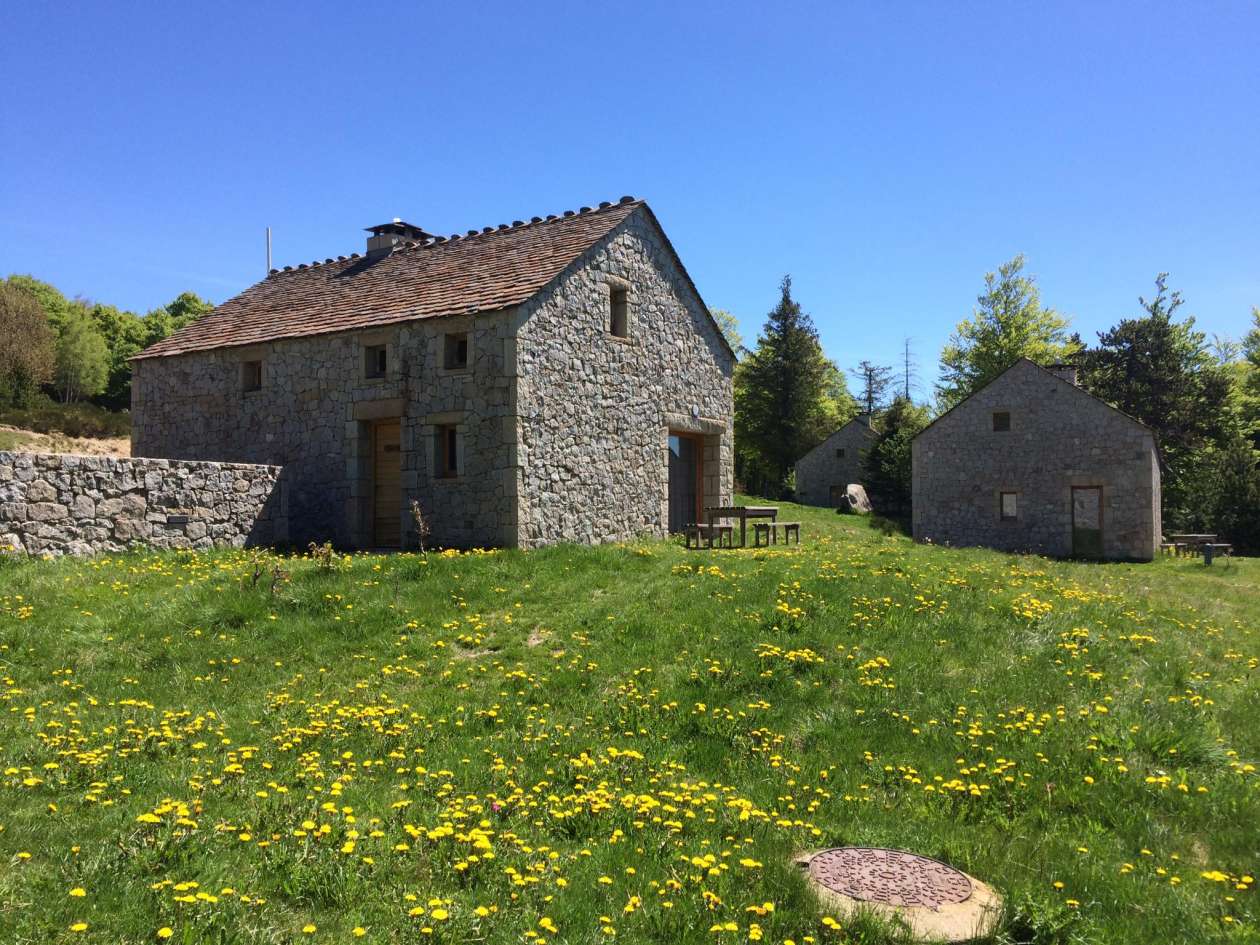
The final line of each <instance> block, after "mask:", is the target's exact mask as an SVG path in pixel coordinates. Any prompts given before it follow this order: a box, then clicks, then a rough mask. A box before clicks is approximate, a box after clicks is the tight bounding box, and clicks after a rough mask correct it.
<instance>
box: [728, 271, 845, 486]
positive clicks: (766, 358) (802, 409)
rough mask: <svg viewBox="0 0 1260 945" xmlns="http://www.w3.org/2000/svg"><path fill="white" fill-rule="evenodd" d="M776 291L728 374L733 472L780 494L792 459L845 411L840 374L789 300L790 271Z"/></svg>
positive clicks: (826, 432) (806, 318) (795, 304)
mask: <svg viewBox="0 0 1260 945" xmlns="http://www.w3.org/2000/svg"><path fill="white" fill-rule="evenodd" d="M779 289H780V298H779V304H778V305H776V306H775V307H774V309H773V310H772V311H771V312H770V314H769V315H768V316H767V318H766V324H765V327H764V328H763V329H762V332H761V335H760V336H759V337H758V339H757V347H756V349H754V350H753V351H752V352H751V353H750V354H749V355H748V356H747V357H746V358H745V359H744V360H743V361H742V362H741V363H740V366H739V369H738V370H737V371H736V378H735V442H736V459H737V462H738V465H739V467H740V468H739V469H738V470H737V476H738V478H739V479H740V481H741V483H742V484H743V485H744V487H745V488H746V489H749V490H750V491H754V492H758V493H761V494H766V495H772V496H781V495H783V494H785V493H786V491H787V490H788V486H789V473H790V472H791V470H792V467H793V465H794V464H795V463H796V460H797V459H799V458H800V457H801V456H803V455H804V454H805V453H806V452H808V451H809V450H811V449H813V448H814V447H815V446H817V445H818V444H819V443H821V442H822V441H823V439H824V438H825V437H826V436H827V435H829V434H830V433H831V432H832V431H833V430H834V429H835V426H836V425H837V423H838V422H841V418H842V415H844V414H846V413H847V414H848V415H851V414H852V398H850V397H848V393H847V391H845V390H844V382H843V378H842V377H841V376H840V373H839V371H838V370H837V369H836V367H835V365H834V364H833V363H832V362H831V361H829V360H828V359H827V357H826V356H825V355H824V354H823V350H822V346H821V345H820V344H819V341H818V332H817V330H816V329H815V328H814V323H813V320H812V319H811V318H810V317H809V315H807V314H806V313H805V312H804V311H803V310H802V309H801V306H800V304H799V303H798V302H797V301H796V300H795V299H793V298H792V279H791V277H790V276H784V277H783V282H782V283H781V285H780V287H779ZM843 419H847V416H844V417H843Z"/></svg>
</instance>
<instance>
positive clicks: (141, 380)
mask: <svg viewBox="0 0 1260 945" xmlns="http://www.w3.org/2000/svg"><path fill="white" fill-rule="evenodd" d="M272 278H284V276H283V274H281V275H278V276H273V277H272ZM613 284H615V285H617V286H620V287H624V288H627V289H628V290H629V307H630V323H631V328H630V337H629V338H628V339H620V338H616V337H613V336H612V335H611V334H610V333H609V330H608V325H607V321H606V320H607V313H608V300H609V295H608V293H609V287H610V285H613ZM461 332H467V333H468V335H469V352H470V353H469V361H470V363H469V367H468V368H467V369H466V370H446V369H445V368H444V367H443V365H444V357H443V352H444V345H445V339H446V336H447V335H448V334H457V333H461ZM380 344H384V345H386V347H387V362H388V371H387V374H386V376H385V377H383V378H370V377H367V376H366V371H365V368H364V364H365V358H364V348H365V346H368V345H380ZM253 360H261V361H262V364H263V381H262V387H261V389H260V390H255V391H245V390H243V389H242V387H243V385H242V364H243V363H244V362H246V361H253ZM133 364H134V367H135V372H134V375H133V382H132V453H133V455H136V456H155V457H165V458H171V459H201V460H217V461H226V462H245V463H268V464H274V465H280V466H283V467H284V468H285V485H286V495H287V500H288V507H289V519H290V534H291V538H292V541H293V542H294V543H295V544H299V545H305V544H306V543H307V542H308V541H324V540H332V541H334V542H335V543H337V544H338V545H341V546H346V547H370V546H371V545H372V543H373V542H372V534H371V531H372V529H371V503H372V424H373V422H374V421H377V420H382V419H392V418H398V419H400V421H401V445H400V452H401V462H402V470H403V475H402V498H401V506H402V509H401V517H402V522H403V526H404V529H406V530H407V532H408V533H410V532H411V527H410V526H411V519H410V515H409V513H408V511H407V505H408V503H409V501H410V499H411V498H413V497H414V498H417V499H418V500H419V501H420V503H421V505H422V507H423V509H424V511H425V514H426V517H427V519H428V521H429V524H430V526H431V529H432V531H431V534H430V539H429V540H430V543H431V544H433V545H439V546H454V547H469V546H494V545H507V546H514V545H537V544H545V543H548V542H555V541H608V540H614V539H619V538H626V537H630V536H632V535H637V534H642V533H645V532H646V533H651V534H663V533H664V531H665V526H666V522H667V521H668V518H667V504H666V503H667V489H666V485H667V473H668V466H667V457H666V451H667V449H668V446H667V437H668V431H669V430H670V429H673V430H677V431H684V432H690V433H695V434H699V435H701V436H702V437H703V440H702V443H703V456H704V470H705V475H704V490H705V495H706V501H707V502H709V503H710V504H713V503H715V502H716V501H718V500H719V499H720V500H722V501H727V500H729V497H730V494H731V479H732V470H733V455H734V454H733V447H732V418H733V410H732V400H731V398H732V391H731V371H732V369H733V366H734V362H733V358H732V356H731V355H730V353H729V352H728V351H727V349H726V348H725V347H724V346H723V344H722V342H721V340H720V338H719V335H718V331H717V329H716V328H715V327H714V325H713V323H712V321H711V319H710V318H709V316H708V314H707V312H705V311H704V309H703V307H702V306H701V305H700V303H699V302H698V300H696V298H695V296H694V293H692V292H691V291H690V289H689V287H688V286H687V281H686V278H685V276H684V275H683V274H682V272H681V271H680V269H679V267H678V266H677V264H676V263H675V262H674V259H673V256H672V253H671V252H670V250H669V249H668V247H667V246H666V244H665V243H664V241H663V237H662V236H661V234H660V232H659V230H658V229H657V227H656V226H655V224H654V223H653V222H652V221H651V219H650V218H649V217H648V216H647V211H646V210H645V209H640V210H638V211H637V212H636V213H634V214H633V215H631V216H630V217H629V218H627V219H626V220H625V221H624V222H623V223H622V224H621V226H620V227H618V228H617V229H616V230H614V232H613V234H611V235H610V236H609V237H607V238H606V239H605V240H604V241H603V242H601V243H600V244H599V245H598V246H596V247H595V248H594V249H593V250H591V251H590V252H589V253H587V254H586V255H585V256H584V257H583V258H582V259H580V260H577V261H576V262H575V263H574V264H573V265H572V266H571V267H570V268H569V270H567V271H566V272H565V273H563V274H562V275H561V277H560V278H559V279H558V280H557V281H556V282H555V283H554V284H553V285H552V287H551V288H549V289H548V290H546V291H544V292H543V293H540V294H539V295H538V296H536V297H535V298H534V299H532V300H530V302H528V303H526V304H525V305H523V306H521V307H520V308H519V309H511V310H505V311H501V312H494V313H489V314H484V315H456V316H446V317H441V318H431V319H423V320H419V321H412V322H403V323H400V324H398V325H393V326H386V327H383V328H375V329H371V330H365V331H353V332H341V333H330V334H323V335H315V336H310V337H306V338H291V339H281V340H278V341H274V342H270V343H266V344H260V345H253V346H249V347H239V348H221V349H217V350H214V351H207V352H198V353H195V354H187V355H177V356H170V357H159V358H150V359H140V360H137V361H135V362H133ZM448 424H449V425H454V426H455V427H456V429H457V432H458V440H459V448H458V454H459V461H458V466H459V475H458V476H456V477H453V478H440V477H438V476H436V475H434V471H435V465H436V459H435V455H434V454H435V448H434V447H435V437H436V431H437V430H438V428H439V425H448ZM414 537H415V536H414V534H405V535H404V544H405V545H408V546H410V545H412V544H414Z"/></svg>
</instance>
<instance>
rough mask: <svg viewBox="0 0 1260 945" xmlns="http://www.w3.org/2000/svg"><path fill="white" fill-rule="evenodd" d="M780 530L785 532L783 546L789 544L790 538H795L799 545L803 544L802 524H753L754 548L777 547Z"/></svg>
mask: <svg viewBox="0 0 1260 945" xmlns="http://www.w3.org/2000/svg"><path fill="white" fill-rule="evenodd" d="M780 529H782V530H783V544H785V545H786V544H788V538H789V537H791V538H795V539H796V543H797V544H798V545H799V544H800V543H801V523H800V522H753V547H754V548H760V547H762V546H763V545H764V546H765V547H769V546H770V545H777V544H778V543H779V530H780Z"/></svg>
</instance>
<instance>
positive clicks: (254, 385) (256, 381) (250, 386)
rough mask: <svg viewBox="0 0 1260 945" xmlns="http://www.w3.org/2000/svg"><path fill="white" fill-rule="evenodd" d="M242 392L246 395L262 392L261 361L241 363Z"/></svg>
mask: <svg viewBox="0 0 1260 945" xmlns="http://www.w3.org/2000/svg"><path fill="white" fill-rule="evenodd" d="M241 390H243V391H245V392H246V393H248V392H249V391H254V390H262V362H261V361H242V362H241Z"/></svg>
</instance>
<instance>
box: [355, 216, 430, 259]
mask: <svg viewBox="0 0 1260 945" xmlns="http://www.w3.org/2000/svg"><path fill="white" fill-rule="evenodd" d="M367 231H368V232H369V233H371V234H372V235H371V236H369V237H368V241H367V255H368V259H376V258H378V257H380V256H388V255H389V254H390V253H392V252H393V251H394V250H395V249H397V248H398V247H399V246H402V245H404V244H406V243H423V242H424V241H425V240H428V239H432V236H431V235H430V234H428V233H426V232H425V231H424V230H422V229H420V227H418V226H414V225H412V224H410V223H404V222H403V221H402V220H400V219H398V217H394V219H393V220H392V221H390V222H389V223H382V224H380V225H378V226H369V227H368V228H367Z"/></svg>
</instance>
